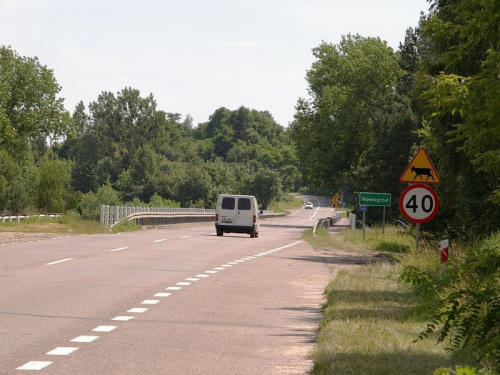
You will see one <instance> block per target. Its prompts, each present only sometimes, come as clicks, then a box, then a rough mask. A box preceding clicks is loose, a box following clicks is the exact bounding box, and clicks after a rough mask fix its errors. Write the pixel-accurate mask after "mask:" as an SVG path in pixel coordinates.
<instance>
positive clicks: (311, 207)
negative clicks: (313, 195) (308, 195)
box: [304, 202, 314, 210]
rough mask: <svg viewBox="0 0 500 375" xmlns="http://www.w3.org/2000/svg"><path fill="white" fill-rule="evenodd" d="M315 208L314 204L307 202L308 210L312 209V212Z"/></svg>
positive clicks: (306, 207)
mask: <svg viewBox="0 0 500 375" xmlns="http://www.w3.org/2000/svg"><path fill="white" fill-rule="evenodd" d="M313 207H314V206H313V204H312V202H306V204H305V205H304V208H305V209H306V210H307V209H311V210H312V209H313Z"/></svg>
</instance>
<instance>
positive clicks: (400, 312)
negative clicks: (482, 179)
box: [304, 227, 469, 375]
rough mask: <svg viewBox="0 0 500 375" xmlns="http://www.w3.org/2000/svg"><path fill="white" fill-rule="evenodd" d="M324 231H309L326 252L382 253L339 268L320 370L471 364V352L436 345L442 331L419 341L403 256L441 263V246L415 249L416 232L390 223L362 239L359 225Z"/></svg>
mask: <svg viewBox="0 0 500 375" xmlns="http://www.w3.org/2000/svg"><path fill="white" fill-rule="evenodd" d="M319 233H320V235H318V236H313V235H312V233H311V232H309V233H305V235H304V238H305V239H307V240H308V241H309V242H310V243H311V244H313V245H314V246H317V247H321V248H322V249H323V250H324V251H328V249H331V250H330V251H332V252H333V251H335V250H342V251H344V252H352V253H355V254H354V255H353V257H355V256H356V254H364V255H365V256H366V255H369V254H371V255H376V256H375V257H373V258H372V259H373V261H374V262H375V263H373V264H370V265H366V266H363V267H356V268H349V269H342V270H340V271H338V272H337V273H336V275H335V277H334V278H333V280H332V281H331V282H330V283H329V285H328V287H327V289H326V295H327V302H326V304H325V307H324V319H323V321H322V323H321V329H320V332H319V335H318V344H317V346H316V349H315V351H314V354H313V355H314V361H315V365H314V373H315V374H346V375H349V374H373V375H378V374H380V375H388V374H432V373H433V371H434V369H436V368H439V367H453V366H454V365H456V364H460V363H469V361H468V354H467V353H461V354H460V355H457V356H452V355H451V354H450V353H449V352H447V351H446V350H445V348H444V346H443V345H441V344H439V345H437V344H436V342H437V336H434V339H429V340H424V341H415V339H416V338H417V337H418V335H419V334H420V332H421V331H422V329H424V328H425V325H426V323H425V322H424V321H420V320H418V319H416V318H414V317H412V316H411V315H410V314H409V313H410V311H411V309H412V307H413V306H414V304H415V298H416V295H415V294H414V292H413V291H412V290H411V289H410V287H409V286H407V285H406V284H403V283H401V282H400V280H399V279H400V276H399V275H400V273H401V270H402V267H403V264H402V261H403V259H404V260H405V261H407V260H408V259H409V258H412V259H413V260H414V261H418V262H427V263H428V265H432V264H434V263H435V264H437V268H439V249H438V248H437V249H432V246H429V245H425V246H422V248H421V249H420V250H419V251H418V252H417V251H415V239H414V237H413V236H411V235H409V234H407V233H401V232H399V231H397V230H396V229H395V228H391V227H389V228H386V232H385V234H382V232H381V230H380V229H371V230H367V231H366V233H365V240H364V241H363V238H362V231H361V230H355V231H350V230H345V231H342V232H341V233H338V234H335V235H330V234H328V233H327V232H326V231H319ZM402 254H404V256H403V255H402ZM346 256H347V257H348V256H349V255H346ZM388 258H389V259H390V261H387V259H388Z"/></svg>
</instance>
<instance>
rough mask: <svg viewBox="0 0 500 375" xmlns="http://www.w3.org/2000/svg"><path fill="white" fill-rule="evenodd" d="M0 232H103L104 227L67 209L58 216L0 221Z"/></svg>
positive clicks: (104, 230)
mask: <svg viewBox="0 0 500 375" xmlns="http://www.w3.org/2000/svg"><path fill="white" fill-rule="evenodd" d="M0 232H24V233H75V234H96V233H105V232H106V228H105V227H104V225H102V224H101V223H99V222H97V221H94V220H83V219H81V218H80V215H79V214H78V213H76V212H73V211H69V212H66V213H65V214H64V215H63V216H61V217H58V218H52V219H49V218H46V217H31V218H28V219H22V220H21V221H20V222H19V223H17V222H5V223H0Z"/></svg>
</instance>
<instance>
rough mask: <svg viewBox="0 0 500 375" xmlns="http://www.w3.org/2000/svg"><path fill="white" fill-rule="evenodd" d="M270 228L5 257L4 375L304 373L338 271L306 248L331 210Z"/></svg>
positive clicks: (172, 233)
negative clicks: (253, 234)
mask: <svg viewBox="0 0 500 375" xmlns="http://www.w3.org/2000/svg"><path fill="white" fill-rule="evenodd" d="M306 199H307V200H311V201H313V203H315V208H314V209H313V210H305V209H300V210H298V211H294V212H293V213H292V215H290V216H289V217H286V218H280V219H273V220H268V221H261V229H260V236H259V238H253V239H252V238H250V236H248V235H244V234H225V235H224V236H223V237H217V236H216V233H215V227H214V225H213V224H203V225H193V226H185V225H183V226H178V227H175V226H173V227H169V228H164V229H148V230H141V231H137V232H128V233H122V234H119V235H88V236H87V235H78V236H60V237H57V238H54V237H55V236H53V237H50V238H46V239H43V240H40V241H36V242H26V241H21V242H17V243H15V242H9V243H6V244H4V245H2V246H0V375H7V374H23V373H40V374H44V375H48V374H66V375H68V374H72V375H78V374H81V375H89V374H120V375H126V374H155V375H158V374H304V373H308V372H309V371H310V369H311V367H312V362H311V358H310V355H309V353H310V351H311V349H312V348H313V345H314V341H315V335H316V330H317V327H318V322H319V320H320V319H321V305H322V303H323V290H324V287H325V285H326V284H327V282H328V281H329V279H330V278H331V275H332V269H331V268H330V266H329V265H328V264H326V263H325V262H324V261H323V258H322V255H321V254H320V253H319V252H317V251H315V250H314V249H313V248H312V247H311V246H309V245H308V244H307V243H305V242H303V241H302V240H301V234H302V232H303V230H304V229H306V228H311V227H312V225H313V224H314V221H315V220H316V219H317V218H318V217H326V216H329V215H331V209H329V208H326V207H325V206H326V205H327V203H328V202H322V204H323V207H318V203H319V201H318V200H316V199H313V198H309V197H307V198H306Z"/></svg>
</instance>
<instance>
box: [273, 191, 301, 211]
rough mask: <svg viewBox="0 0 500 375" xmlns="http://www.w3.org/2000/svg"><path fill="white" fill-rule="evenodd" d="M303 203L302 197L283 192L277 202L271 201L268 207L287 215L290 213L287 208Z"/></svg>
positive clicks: (299, 205) (296, 206)
mask: <svg viewBox="0 0 500 375" xmlns="http://www.w3.org/2000/svg"><path fill="white" fill-rule="evenodd" d="M303 204H304V201H303V200H302V199H299V198H295V197H294V196H293V195H291V194H285V195H283V197H282V198H281V200H280V201H279V202H276V201H273V202H271V204H270V205H269V209H270V210H273V211H274V212H276V213H285V214H287V215H288V214H289V213H290V211H289V210H291V209H294V208H298V207H301V206H302V205H303Z"/></svg>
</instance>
